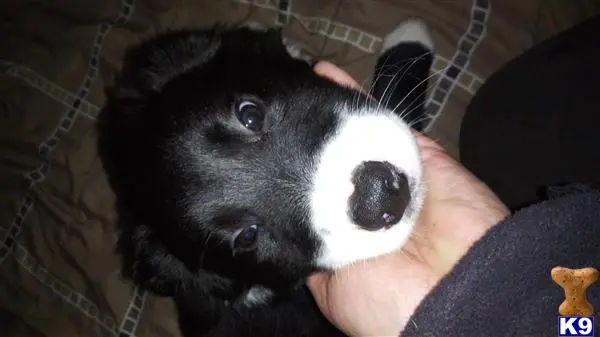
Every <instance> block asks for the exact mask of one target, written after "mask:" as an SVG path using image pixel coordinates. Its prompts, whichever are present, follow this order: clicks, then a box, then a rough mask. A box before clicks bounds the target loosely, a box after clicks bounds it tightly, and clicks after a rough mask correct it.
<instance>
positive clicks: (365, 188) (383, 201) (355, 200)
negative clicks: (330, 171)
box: [349, 161, 410, 231]
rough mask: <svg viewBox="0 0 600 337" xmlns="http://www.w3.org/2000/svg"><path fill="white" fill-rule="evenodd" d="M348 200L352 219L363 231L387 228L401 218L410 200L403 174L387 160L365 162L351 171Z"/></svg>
mask: <svg viewBox="0 0 600 337" xmlns="http://www.w3.org/2000/svg"><path fill="white" fill-rule="evenodd" d="M352 183H353V184H354V193H353V194H352V195H351V196H350V199H349V212H350V217H351V218H352V220H353V221H354V222H355V223H356V224H357V225H359V226H360V227H361V228H363V229H365V230H371V231H374V230H379V229H382V228H389V227H391V226H393V225H395V224H397V223H398V222H400V219H402V216H403V215H404V211H405V210H406V207H407V206H408V204H409V203H410V187H409V184H408V179H407V177H406V175H405V174H404V173H402V172H400V171H399V170H398V169H397V168H396V167H394V166H393V165H392V164H390V163H388V162H381V161H366V162H363V163H362V164H361V165H359V166H358V167H357V168H356V169H355V170H354V172H353V175H352Z"/></svg>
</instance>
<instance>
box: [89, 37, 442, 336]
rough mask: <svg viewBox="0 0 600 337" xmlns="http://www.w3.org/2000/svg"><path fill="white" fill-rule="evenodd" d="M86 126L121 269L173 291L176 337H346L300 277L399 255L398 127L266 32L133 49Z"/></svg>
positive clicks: (406, 170) (407, 166)
mask: <svg viewBox="0 0 600 337" xmlns="http://www.w3.org/2000/svg"><path fill="white" fill-rule="evenodd" d="M421 33H423V32H421ZM400 42H402V41H400ZM406 43H407V44H406V46H405V47H402V44H400V45H399V47H398V48H400V49H402V48H404V50H405V54H406V55H408V54H411V55H412V54H415V55H412V56H419V55H421V54H423V53H428V52H429V50H428V48H427V45H426V44H424V43H420V42H419V41H413V40H410V36H409V39H408V40H407V41H406ZM408 56H410V55H408ZM408 56H407V57H408ZM412 56H410V57H412ZM423 60H425V61H426V62H431V58H430V57H426V58H424V59H423ZM423 76H427V74H426V73H425V74H424V75H423ZM423 80H424V79H423ZM411 83H412V82H411ZM412 89H413V85H412V84H411V86H410V87H408V86H406V87H403V86H402V81H401V80H400V81H399V82H398V83H397V84H396V85H395V89H394V92H395V93H396V94H398V93H405V94H407V95H408V93H409V92H410V91H411V90H412ZM380 94H381V93H380ZM376 96H377V95H376ZM417 99H419V98H417ZM413 100H414V99H413ZM420 100H421V105H422V100H423V98H422V97H421V98H420ZM411 103H412V102H411ZM392 108H393V107H392ZM421 108H422V106H421ZM398 113H402V111H398ZM98 131H99V138H98V139H99V141H98V144H99V153H100V155H101V159H102V161H103V164H104V167H105V169H106V172H107V174H108V177H109V181H110V183H111V185H112V187H113V190H114V191H115V194H116V196H117V205H116V207H117V212H118V216H119V219H118V228H119V240H118V244H117V250H118V252H119V254H120V255H121V256H122V263H123V274H124V275H125V276H126V277H127V278H129V279H131V280H132V281H133V282H134V283H135V284H137V285H139V286H141V287H143V288H145V289H148V290H149V291H151V292H153V293H155V294H157V295H160V296H169V297H172V298H173V300H174V301H175V304H176V307H177V310H178V316H179V322H180V326H181V331H182V334H183V335H184V336H186V337H190V336H226V337H230V336H286V337H287V336H338V335H339V336H343V334H342V333H341V332H340V331H338V330H337V329H335V328H334V327H333V326H332V325H331V324H330V323H329V322H328V321H327V320H326V319H325V318H324V317H323V316H322V314H321V313H320V311H319V310H318V308H317V307H316V306H315V303H314V301H313V298H312V297H311V295H310V293H309V292H308V290H307V288H306V286H305V280H306V278H307V276H309V275H310V274H311V273H314V272H316V271H320V270H336V269H338V268H340V267H343V266H346V265H348V264H350V263H353V262H356V261H359V260H364V259H369V258H373V257H376V256H379V255H382V254H386V253H390V252H393V251H395V250H397V249H399V248H401V247H402V246H403V244H404V243H405V242H406V241H407V239H408V238H409V235H410V233H411V231H412V229H413V225H414V223H415V221H416V218H417V216H418V213H419V210H420V207H421V203H422V200H423V188H422V178H421V166H420V158H419V152H418V148H417V145H416V143H415V139H414V138H413V135H412V133H411V130H410V128H409V127H408V125H407V124H406V123H405V122H404V121H403V120H402V119H401V118H400V117H399V116H398V114H396V113H394V111H392V109H390V108H386V107H385V106H383V105H381V104H380V103H378V101H377V100H375V99H373V98H371V97H368V96H366V95H364V94H362V93H359V92H357V91H355V90H352V89H350V88H347V87H344V86H341V85H339V84H337V83H334V82H332V81H330V80H328V79H326V78H324V77H321V76H318V75H317V74H315V73H314V71H313V70H312V68H311V67H310V65H309V64H308V63H307V62H305V61H302V60H298V59H295V58H293V57H291V56H290V55H289V53H288V51H287V50H286V47H285V45H284V44H283V43H282V38H281V36H280V33H279V32H278V31H276V30H264V31H261V30H256V29H250V28H247V27H243V26H223V25H217V26H214V27H210V28H207V29H203V30H183V31H176V32H170V33H166V34H162V35H160V36H156V37H154V38H152V39H150V40H148V41H146V42H143V43H141V44H140V45H137V46H135V47H133V48H132V49H130V50H129V51H128V52H127V54H126V58H125V62H124V65H123V68H122V70H121V73H120V75H119V76H118V78H117V79H116V82H115V84H114V86H113V87H112V88H110V90H108V93H107V101H106V104H105V107H104V108H103V110H102V112H101V114H100V117H99V123H98Z"/></svg>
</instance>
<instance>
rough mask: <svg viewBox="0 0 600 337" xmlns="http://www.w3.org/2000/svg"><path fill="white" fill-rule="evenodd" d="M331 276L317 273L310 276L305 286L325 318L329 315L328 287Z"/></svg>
mask: <svg viewBox="0 0 600 337" xmlns="http://www.w3.org/2000/svg"><path fill="white" fill-rule="evenodd" d="M331 277H332V275H331V274H329V273H326V272H322V273H317V274H314V275H311V276H310V277H309V278H308V280H307V281H306V284H307V286H308V289H309V290H310V292H311V293H312V295H313V297H314V298H315V301H316V302H317V306H318V307H319V309H320V310H321V312H323V314H325V315H326V316H327V315H328V314H329V311H328V309H329V303H328V298H329V296H328V295H329V285H330V284H331Z"/></svg>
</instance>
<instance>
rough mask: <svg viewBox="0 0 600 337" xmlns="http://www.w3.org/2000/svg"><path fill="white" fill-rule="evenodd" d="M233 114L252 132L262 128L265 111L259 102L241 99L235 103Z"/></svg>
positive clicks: (259, 130)
mask: <svg viewBox="0 0 600 337" xmlns="http://www.w3.org/2000/svg"><path fill="white" fill-rule="evenodd" d="M235 115H236V116H237V118H238V119H239V121H240V123H242V125H243V126H244V127H245V128H246V129H248V130H250V131H252V132H261V131H262V130H263V127H264V121H265V111H264V109H263V108H262V106H260V105H259V104H257V103H254V102H252V101H249V100H241V101H239V102H238V103H236V105H235Z"/></svg>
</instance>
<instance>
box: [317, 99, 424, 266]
mask: <svg viewBox="0 0 600 337" xmlns="http://www.w3.org/2000/svg"><path fill="white" fill-rule="evenodd" d="M340 109H341V110H342V111H341V113H340V116H341V117H340V118H341V120H340V124H339V125H338V129H337V131H336V133H335V134H334V135H333V136H331V137H330V139H328V140H327V142H326V143H325V144H324V145H323V148H322V149H321V152H320V154H319V157H318V158H317V166H316V171H315V172H314V175H313V178H312V190H311V194H310V209H311V224H312V228H313V230H314V231H315V233H316V235H317V236H318V237H319V238H320V239H321V241H322V247H321V249H320V251H319V252H318V255H317V261H316V263H317V264H318V265H319V266H321V267H325V268H339V267H342V266H344V265H347V264H350V263H353V262H355V261H358V260H363V259H368V258H372V257H376V256H379V255H382V254H387V253H390V252H392V251H395V250H397V249H399V248H400V247H402V246H403V245H404V244H405V243H406V241H407V240H408V238H409V236H410V234H411V232H412V230H413V227H414V223H415V221H416V217H417V215H418V211H419V209H420V207H421V203H422V199H423V195H422V194H423V192H422V188H421V160H420V156H419V151H418V147H417V144H416V142H415V138H414V136H413V134H412V133H411V131H410V128H409V127H408V125H406V123H404V121H402V120H401V119H400V118H399V117H398V116H396V115H394V114H392V113H390V112H387V111H377V110H374V109H373V108H364V109H372V110H365V111H360V112H354V113H350V110H349V109H348V108H347V107H345V106H344V107H340ZM369 161H375V162H387V163H389V164H391V165H393V166H394V167H395V168H396V169H397V170H398V171H400V172H402V173H403V174H404V175H406V177H407V178H408V181H409V182H410V183H409V186H410V189H409V190H410V202H409V205H408V207H407V208H406V209H407V211H406V212H405V213H404V216H402V218H401V220H400V221H399V222H397V223H395V224H394V225H392V226H390V227H387V228H382V229H379V230H375V231H373V230H365V229H363V228H362V227H361V226H359V225H358V224H357V223H356V222H355V221H353V220H352V217H351V216H350V214H349V200H350V197H351V196H352V194H353V193H354V191H355V185H354V184H353V182H352V177H353V173H354V172H355V170H356V169H357V167H359V166H360V165H361V164H362V163H364V162H369Z"/></svg>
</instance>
